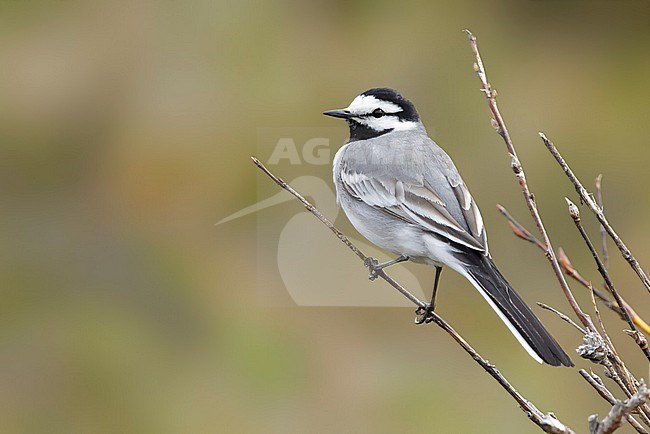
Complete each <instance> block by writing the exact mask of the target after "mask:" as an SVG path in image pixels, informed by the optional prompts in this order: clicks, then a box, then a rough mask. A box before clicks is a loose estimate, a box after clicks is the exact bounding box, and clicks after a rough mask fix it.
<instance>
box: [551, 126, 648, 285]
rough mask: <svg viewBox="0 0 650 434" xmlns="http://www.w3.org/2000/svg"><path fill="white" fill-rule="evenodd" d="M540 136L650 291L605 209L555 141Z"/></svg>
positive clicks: (624, 257) (642, 272)
mask: <svg viewBox="0 0 650 434" xmlns="http://www.w3.org/2000/svg"><path fill="white" fill-rule="evenodd" d="M539 136H540V137H541V139H542V141H543V142H544V145H545V146H546V148H547V149H548V150H549V152H550V153H551V155H553V157H554V158H555V160H556V161H557V162H558V164H559V165H560V167H561V168H562V170H563V171H564V173H565V174H566V176H567V177H568V178H569V180H570V181H571V182H572V183H573V186H574V187H575V189H576V191H577V192H578V195H579V196H580V200H581V201H582V202H583V203H585V204H586V205H587V207H588V208H589V209H590V210H591V211H592V212H593V213H594V214H595V215H596V218H597V219H598V221H599V222H600V224H601V225H602V226H603V227H604V228H605V230H606V231H607V233H608V234H609V236H610V238H611V239H612V240H613V241H614V244H616V247H618V249H619V250H620V252H621V255H622V256H623V259H625V260H626V261H627V262H628V264H630V267H632V269H633V270H634V272H635V273H636V274H637V276H639V279H641V282H642V283H643V285H644V286H645V287H646V289H647V290H648V291H650V278H648V276H647V275H646V273H645V272H644V271H643V269H642V268H641V266H640V265H639V262H638V261H637V260H636V258H635V257H634V255H632V252H631V251H630V249H629V248H628V247H627V246H626V245H625V243H623V240H621V238H620V237H619V236H618V234H617V233H616V232H615V231H614V229H613V228H612V226H611V225H610V224H609V222H608V221H607V218H606V217H605V214H603V211H602V210H601V209H600V207H599V206H598V204H597V203H596V202H595V201H594V199H593V197H592V196H591V194H589V192H588V191H587V189H585V188H584V187H583V185H582V184H581V183H580V180H579V179H578V178H577V177H576V176H575V174H574V173H573V171H572V170H571V168H570V167H569V165H568V164H567V163H566V161H565V160H564V158H563V157H562V155H561V154H560V152H559V151H558V150H557V148H556V147H555V145H554V144H553V142H551V141H550V140H549V139H548V138H547V137H546V136H545V135H544V133H539Z"/></svg>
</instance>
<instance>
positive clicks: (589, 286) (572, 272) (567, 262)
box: [557, 247, 650, 334]
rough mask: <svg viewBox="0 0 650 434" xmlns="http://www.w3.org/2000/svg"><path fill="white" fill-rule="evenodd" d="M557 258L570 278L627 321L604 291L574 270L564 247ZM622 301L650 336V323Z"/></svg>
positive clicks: (558, 252) (635, 321) (636, 323)
mask: <svg viewBox="0 0 650 434" xmlns="http://www.w3.org/2000/svg"><path fill="white" fill-rule="evenodd" d="M557 256H558V260H559V261H560V265H561V266H562V269H563V270H564V272H565V273H566V274H567V275H568V276H570V277H573V278H574V279H575V280H576V281H577V282H579V283H580V284H581V285H582V286H584V287H585V288H587V289H589V290H590V291H591V290H593V292H594V295H595V296H596V298H598V299H600V300H601V301H602V302H603V304H604V305H605V306H607V307H608V308H609V309H611V310H612V311H614V312H616V313H617V314H618V316H619V317H620V318H621V319H622V320H623V321H625V316H624V315H623V309H621V308H620V307H619V306H618V305H617V304H616V303H613V302H612V301H610V300H609V298H607V296H605V294H604V293H603V292H602V291H600V290H599V289H596V288H594V287H593V285H592V284H591V282H589V281H588V280H587V279H585V278H584V277H582V276H581V275H580V273H578V271H577V270H576V269H575V268H573V264H571V261H570V260H569V258H568V256H567V255H566V253H564V250H563V249H562V247H560V248H558V249H557ZM621 301H622V302H623V306H624V307H625V309H626V310H627V311H628V313H629V314H630V317H631V318H632V321H633V322H634V324H635V325H636V326H637V327H639V328H640V329H641V330H643V332H644V333H648V334H650V325H648V323H646V322H645V320H644V319H643V318H641V317H640V316H639V314H638V313H636V311H635V310H634V309H633V308H632V306H630V305H629V304H628V302H627V301H625V299H624V298H623V297H621Z"/></svg>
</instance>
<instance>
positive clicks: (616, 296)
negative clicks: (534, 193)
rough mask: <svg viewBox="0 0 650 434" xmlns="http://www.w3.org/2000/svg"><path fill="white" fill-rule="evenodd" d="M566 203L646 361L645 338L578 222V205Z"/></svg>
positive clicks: (647, 351)
mask: <svg viewBox="0 0 650 434" xmlns="http://www.w3.org/2000/svg"><path fill="white" fill-rule="evenodd" d="M566 201H567V203H568V204H569V214H571V218H572V219H573V222H574V223H575V225H576V227H577V228H578V231H579V232H580V235H581V236H582V239H583V240H584V241H585V243H586V244H587V248H588V249H589V251H590V252H591V255H592V256H593V258H594V260H595V261H596V266H597V268H598V271H599V272H600V274H601V276H603V279H604V280H605V285H606V286H607V289H609V291H610V292H611V294H612V295H613V296H614V299H616V303H617V304H618V305H619V306H620V307H622V310H623V316H624V318H625V321H626V322H627V324H628V325H629V326H630V330H632V331H633V332H634V333H633V334H632V337H633V338H634V341H635V342H636V343H637V345H638V346H639V348H640V349H641V351H643V354H645V356H646V358H647V359H648V361H650V350H648V342H647V340H646V338H645V337H644V336H643V334H641V332H639V331H638V330H637V328H636V325H634V322H633V321H632V318H631V317H630V313H629V312H628V311H627V309H625V307H624V306H625V305H624V304H623V300H622V299H621V296H620V295H619V293H618V291H616V288H614V283H613V282H612V280H611V278H610V277H609V273H608V272H607V270H606V269H605V266H604V265H603V263H602V261H601V260H600V257H599V256H598V253H597V252H596V249H595V248H594V245H593V244H592V242H591V240H590V239H589V236H588V235H587V232H585V229H584V228H583V227H582V223H581V222H580V211H579V210H578V207H577V206H576V205H575V204H574V203H573V202H571V201H570V200H569V199H568V198H566Z"/></svg>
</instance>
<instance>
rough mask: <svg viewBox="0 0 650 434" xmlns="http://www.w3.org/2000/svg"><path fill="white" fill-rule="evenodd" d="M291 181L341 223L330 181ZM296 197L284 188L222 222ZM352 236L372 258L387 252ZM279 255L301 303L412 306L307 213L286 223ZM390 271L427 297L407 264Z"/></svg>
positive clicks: (281, 271)
mask: <svg viewBox="0 0 650 434" xmlns="http://www.w3.org/2000/svg"><path fill="white" fill-rule="evenodd" d="M290 184H291V185H292V187H293V188H295V189H296V190H298V191H300V192H301V193H303V194H306V195H309V196H311V198H312V200H313V202H312V203H314V205H315V206H316V207H317V208H318V209H319V210H320V211H321V212H322V213H323V214H324V215H325V216H327V217H328V218H329V219H330V220H331V221H335V219H336V217H337V215H338V214H339V207H338V205H337V204H336V196H335V194H334V192H333V190H332V188H331V187H330V186H329V185H328V184H327V183H326V182H325V181H324V180H322V179H321V178H319V177H317V176H313V175H303V176H299V177H297V178H295V179H294V180H293V181H291V182H290ZM291 200H295V198H294V197H293V196H292V195H291V194H289V193H288V192H286V191H284V190H281V191H279V192H278V193H276V194H275V195H273V196H271V197H268V198H266V199H262V200H260V201H258V202H257V203H255V204H253V205H251V206H248V207H246V208H243V209H241V210H239V211H237V212H235V213H233V214H231V215H229V216H227V217H225V218H223V219H221V220H220V221H219V222H218V223H217V226H220V225H223V224H225V223H228V222H231V221H233V220H236V219H239V218H242V217H245V216H248V215H250V214H253V213H260V212H262V211H263V210H265V209H268V208H270V207H273V206H276V205H280V204H282V203H285V202H288V201H291ZM350 239H351V240H352V241H353V242H354V243H355V244H356V245H357V246H358V247H359V248H360V249H361V250H362V251H363V252H364V253H366V254H367V255H369V256H372V257H384V256H386V254H385V253H382V252H381V251H380V250H379V249H377V248H376V247H374V246H371V245H370V244H368V243H366V242H364V241H361V240H359V239H355V238H352V237H351V238H350ZM275 259H276V261H277V266H278V270H279V274H280V276H281V278H282V282H283V283H284V286H285V288H286V290H287V292H288V293H289V295H290V296H291V298H292V299H293V301H294V302H295V303H296V305H298V306H367V307H373V306H374V307H380V306H383V307H393V306H394V307H411V303H410V301H409V300H407V299H405V298H404V297H402V296H401V295H400V294H399V293H397V292H396V291H395V290H394V289H393V288H391V287H390V286H388V285H383V284H382V283H381V282H371V281H369V279H368V274H367V273H366V272H364V269H363V267H362V266H361V265H360V263H359V261H357V260H356V258H354V257H352V256H350V253H349V252H348V251H347V249H345V247H344V246H343V245H342V244H341V242H340V241H339V240H338V239H336V237H334V236H332V234H331V233H329V231H328V230H326V229H325V228H324V227H323V226H322V224H321V223H320V222H319V221H318V220H317V219H316V218H314V216H313V215H311V213H309V212H307V211H300V212H298V213H296V214H295V215H293V216H292V217H291V218H290V219H289V220H288V221H287V222H286V224H284V226H283V227H282V229H281V231H280V234H279V238H278V246H277V256H276V258H275ZM390 274H391V276H392V277H394V278H395V279H396V280H397V281H399V282H400V283H401V284H403V285H404V287H406V288H408V289H409V291H410V292H412V293H413V294H414V295H415V296H417V297H418V298H424V292H423V290H422V286H421V284H420V282H419V281H418V279H417V278H416V276H415V275H414V274H413V273H411V272H410V271H409V270H408V269H406V268H405V267H404V266H402V265H396V266H394V267H391V270H390Z"/></svg>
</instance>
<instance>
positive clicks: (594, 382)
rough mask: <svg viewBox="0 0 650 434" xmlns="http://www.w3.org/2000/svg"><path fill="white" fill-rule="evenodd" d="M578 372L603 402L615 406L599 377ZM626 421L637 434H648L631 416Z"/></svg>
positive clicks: (612, 396)
mask: <svg viewBox="0 0 650 434" xmlns="http://www.w3.org/2000/svg"><path fill="white" fill-rule="evenodd" d="M579 372H580V375H582V377H583V378H584V379H585V380H586V381H587V383H589V384H590V385H591V387H593V388H594V389H595V390H596V392H598V394H599V395H600V396H602V397H603V399H604V400H605V401H607V402H609V403H610V404H611V405H615V404H616V398H614V395H612V392H610V391H609V390H608V389H607V387H605V385H604V384H603V380H601V379H600V377H598V376H597V375H596V374H594V373H593V372H591V373H588V372H587V371H585V370H584V369H581V370H580V371H579ZM627 421H628V423H629V424H630V425H632V427H633V428H634V429H635V430H636V432H638V433H639V434H648V431H646V429H645V428H644V427H643V425H641V424H640V423H639V422H637V421H636V419H634V418H633V417H632V416H631V415H628V416H627Z"/></svg>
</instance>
